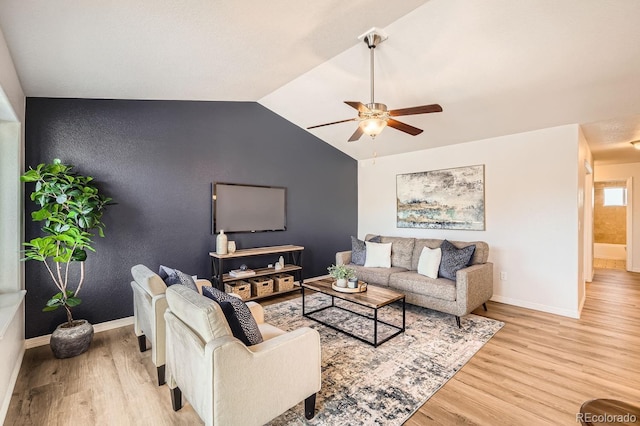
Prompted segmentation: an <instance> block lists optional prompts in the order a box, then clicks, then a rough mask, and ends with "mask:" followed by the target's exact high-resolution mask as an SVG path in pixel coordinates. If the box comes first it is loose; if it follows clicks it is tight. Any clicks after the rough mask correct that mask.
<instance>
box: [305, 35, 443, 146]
mask: <svg viewBox="0 0 640 426" xmlns="http://www.w3.org/2000/svg"><path fill="white" fill-rule="evenodd" d="M359 38H362V39H363V41H364V42H365V43H366V44H367V47H368V48H369V52H370V63H371V64H370V68H371V102H370V103H368V104H363V103H362V102H357V101H344V103H345V104H347V105H349V106H350V107H352V108H354V109H357V110H358V116H357V117H355V118H348V119H346V120H340V121H333V122H331V123H325V124H318V125H316V126H311V127H307V129H315V128H316V127H323V126H330V125H332V124H338V123H346V122H348V121H358V122H359V123H358V128H357V129H356V131H355V132H354V133H353V135H351V137H350V138H349V142H354V141H357V140H358V139H360V137H361V136H362V135H363V134H367V135H369V136H371V137H372V138H375V137H376V136H377V135H379V134H380V132H381V131H382V130H383V129H384V128H385V127H386V126H389V127H393V128H394V129H396V130H400V131H401V132H405V133H408V134H410V135H412V136H416V135H419V134H420V133H422V129H418V128H417V127H413V126H410V125H408V124H406V123H402V122H400V121H398V120H396V119H394V118H393V117H399V116H403V115H415V114H429V113H432V112H442V107H441V106H440V105H438V104H431V105H421V106H416V107H410V108H401V109H392V110H391V111H389V110H388V109H387V106H386V105H385V104H382V103H376V102H375V100H374V84H373V83H374V78H373V76H374V74H373V64H374V52H375V48H376V46H378V45H379V44H380V43H382V42H383V41H384V40H386V36H383V35H382V34H381V33H380V32H379V31H378V30H377V29H376V28H372V29H371V30H369V32H367V33H365V34H363V35H362V36H360V37H359Z"/></svg>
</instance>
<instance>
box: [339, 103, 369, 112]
mask: <svg viewBox="0 0 640 426" xmlns="http://www.w3.org/2000/svg"><path fill="white" fill-rule="evenodd" d="M344 103H345V104H347V105H349V106H350V107H351V108H355V109H357V110H358V111H359V112H371V110H370V109H369V108H367V106H366V105H365V104H363V103H362V102H355V101H344Z"/></svg>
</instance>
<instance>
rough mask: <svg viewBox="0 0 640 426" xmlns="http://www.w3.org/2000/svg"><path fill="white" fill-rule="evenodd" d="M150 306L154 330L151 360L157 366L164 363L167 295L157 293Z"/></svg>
mask: <svg viewBox="0 0 640 426" xmlns="http://www.w3.org/2000/svg"><path fill="white" fill-rule="evenodd" d="M151 306H152V309H153V312H154V314H153V316H154V318H153V320H154V324H153V327H154V331H153V339H154V340H155V341H152V342H151V361H152V362H153V364H154V365H155V366H156V367H158V366H161V365H164V364H165V360H166V353H167V351H166V349H167V348H166V345H165V340H166V334H167V332H166V330H167V325H166V323H165V320H164V311H166V310H167V306H168V304H167V296H166V295H164V294H158V295H156V296H153V298H152V299H151Z"/></svg>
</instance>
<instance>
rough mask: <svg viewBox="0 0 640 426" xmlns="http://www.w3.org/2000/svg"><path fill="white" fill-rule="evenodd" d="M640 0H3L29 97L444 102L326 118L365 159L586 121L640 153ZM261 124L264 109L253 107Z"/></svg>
mask: <svg viewBox="0 0 640 426" xmlns="http://www.w3.org/2000/svg"><path fill="white" fill-rule="evenodd" d="M639 21H640V2H638V1H637V0H616V1H602V0H562V1H557V0H535V1H528V2H514V1H512V0H483V1H481V2H478V1H471V0H404V1H402V2H389V1H381V0H367V1H365V0H352V1H348V2H345V1H338V0H326V1H321V2H314V1H310V0H303V1H300V0H279V1H272V2H264V1H257V0H245V1H240V2H239V1H231V0H188V1H183V2H176V1H173V0H139V1H133V2H132V1H125V0H110V1H107V2H87V1H82V0H58V1H55V2H52V1H49V0H31V1H28V2H27V1H24V0H0V28H2V31H3V32H4V35H5V38H6V40H7V43H8V45H9V49H10V51H11V54H12V57H13V60H14V63H15V65H16V68H17V72H18V75H19V77H20V80H21V83H22V86H23V89H24V91H25V94H26V95H27V96H43V97H80V98H116V99H181V100H215V101H245V100H251V101H258V102H260V103H262V104H263V105H265V106H266V107H268V108H270V109H271V110H273V111H274V112H276V113H277V114H279V115H281V116H283V117H284V118H286V119H288V120H289V121H291V122H292V123H294V124H296V125H298V126H300V127H302V128H306V127H309V126H312V125H315V124H321V123H324V122H330V121H337V120H341V119H347V118H352V117H354V116H355V110H353V109H352V108H350V107H348V106H347V105H345V104H344V103H343V101H347V100H348V101H362V102H363V103H367V102H369V100H370V99H369V97H370V93H369V83H370V82H369V51H368V49H367V47H366V45H364V43H362V42H360V41H358V40H357V38H356V37H357V36H358V35H360V34H362V33H364V32H365V31H367V30H368V29H369V28H371V27H374V26H375V27H378V28H381V29H382V30H384V31H385V32H386V33H388V35H389V38H388V39H387V40H386V41H385V42H383V43H382V44H381V45H380V46H379V47H378V48H377V49H376V80H375V82H376V101H377V102H384V103H385V104H387V105H388V106H389V108H392V109H393V108H401V107H410V106H415V105H422V104H430V103H439V104H440V105H442V107H443V109H444V111H443V112H441V113H435V114H426V115H416V116H408V117H401V118H400V119H401V121H404V122H406V123H408V124H411V125H413V126H416V127H419V128H421V129H424V132H423V133H422V134H420V135H418V136H415V137H414V136H409V135H406V134H404V133H402V132H399V131H396V130H395V129H390V128H387V129H385V130H384V131H383V132H382V133H381V134H380V135H379V136H378V137H377V138H376V139H375V141H372V140H371V139H369V138H368V137H363V138H362V139H361V140H360V141H358V142H351V143H348V142H347V139H348V138H349V136H350V135H351V134H352V133H353V131H354V130H355V126H356V124H355V123H354V122H349V123H343V124H337V125H334V126H327V127H321V128H318V129H313V130H311V132H312V133H313V134H314V135H316V136H318V137H319V138H320V139H322V140H324V141H325V142H327V143H329V144H331V145H333V146H335V147H336V148H338V149H340V150H342V151H344V152H345V153H347V154H349V155H351V156H352V157H354V158H356V159H365V158H370V157H372V156H374V155H378V156H382V155H392V154H396V153H401V152H409V151H415V150H421V149H427V148H431V147H436V146H443V145H448V144H455V143H462V142H467V141H472V140H479V139H483V138H490V137H495V136H501V135H507V134H513V133H519V132H525V131H530V130H535V129H540V128H546V127H552V126H558V125H565V124H573V123H578V124H581V125H582V129H583V132H584V134H585V136H586V138H587V139H588V141H589V144H590V146H591V149H592V151H593V153H594V157H595V158H596V160H597V161H599V162H603V163H604V162H608V163H612V162H613V163H615V162H640V151H637V150H633V149H632V148H631V145H630V144H629V142H630V141H632V140H638V139H640V78H639V77H640V42H639V41H640V26H638V25H637V22H639ZM247 125H251V121H250V120H248V121H247Z"/></svg>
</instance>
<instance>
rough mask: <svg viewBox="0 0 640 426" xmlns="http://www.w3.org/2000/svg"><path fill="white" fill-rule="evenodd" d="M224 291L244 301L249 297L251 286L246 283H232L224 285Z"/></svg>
mask: <svg viewBox="0 0 640 426" xmlns="http://www.w3.org/2000/svg"><path fill="white" fill-rule="evenodd" d="M224 291H225V292H226V293H235V294H237V295H238V296H240V297H241V298H242V300H246V299H248V298H250V297H251V284H249V283H248V282H246V281H233V282H230V283H224Z"/></svg>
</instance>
